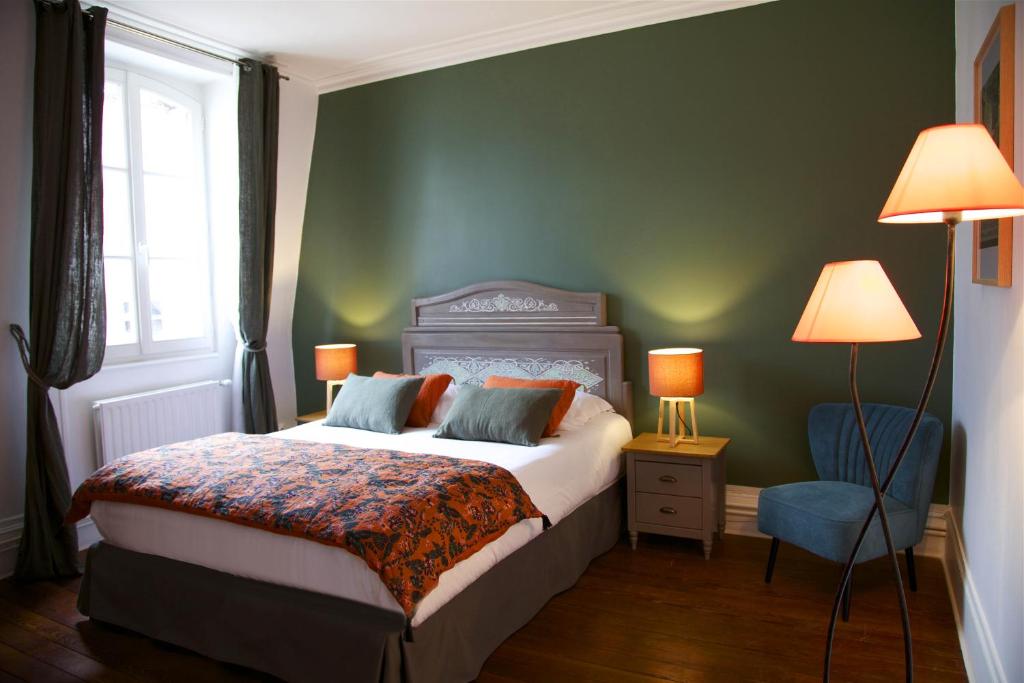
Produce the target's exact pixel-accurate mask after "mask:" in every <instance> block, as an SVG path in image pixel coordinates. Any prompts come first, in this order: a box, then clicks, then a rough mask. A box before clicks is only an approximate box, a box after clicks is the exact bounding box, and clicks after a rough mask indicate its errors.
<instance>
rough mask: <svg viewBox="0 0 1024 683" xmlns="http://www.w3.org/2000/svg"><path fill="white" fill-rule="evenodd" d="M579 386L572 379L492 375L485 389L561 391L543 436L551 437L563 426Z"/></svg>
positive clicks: (485, 384)
mask: <svg viewBox="0 0 1024 683" xmlns="http://www.w3.org/2000/svg"><path fill="white" fill-rule="evenodd" d="M579 386H580V385H579V384H578V383H577V382H573V381H572V380H571V379H519V378H518V377H502V376H500V375H491V376H490V377H488V378H487V380H486V381H485V382H484V389H561V390H562V398H560V399H558V403H556V404H555V407H554V409H553V410H552V411H551V418H550V419H549V420H548V426H547V427H545V428H544V433H543V434H541V436H551V435H552V434H554V433H555V431H556V430H557V429H558V425H560V424H562V418H564V417H565V414H566V413H568V412H569V407H570V406H571V405H572V399H573V398H574V397H575V396H576V390H577V389H578V388H579Z"/></svg>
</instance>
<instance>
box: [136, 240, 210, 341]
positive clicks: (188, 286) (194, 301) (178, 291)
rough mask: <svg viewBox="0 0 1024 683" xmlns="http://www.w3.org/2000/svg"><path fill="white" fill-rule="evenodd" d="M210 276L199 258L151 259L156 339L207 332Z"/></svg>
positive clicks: (165, 339) (152, 307) (197, 335)
mask: <svg viewBox="0 0 1024 683" xmlns="http://www.w3.org/2000/svg"><path fill="white" fill-rule="evenodd" d="M206 279H207V278H206V277H205V274H204V273H203V272H202V270H201V267H200V265H199V263H198V262H197V260H196V259H157V258H154V259H150V261H149V299H150V316H151V320H152V325H153V341H169V340H172V339H193V338H195V337H202V336H204V334H205V333H206V330H205V329H204V325H203V322H204V321H205V320H206V319H207V316H208V315H209V314H208V309H209V306H210V302H209V296H208V293H207V292H206V287H205V284H206Z"/></svg>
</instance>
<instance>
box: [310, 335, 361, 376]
mask: <svg viewBox="0 0 1024 683" xmlns="http://www.w3.org/2000/svg"><path fill="white" fill-rule="evenodd" d="M313 353H314V355H315V358H316V378H317V379H318V380H320V381H338V380H342V379H346V378H347V377H348V376H349V373H353V372H356V370H357V369H358V368H357V367H356V345H355V344H320V345H319V346H316V347H314V348H313Z"/></svg>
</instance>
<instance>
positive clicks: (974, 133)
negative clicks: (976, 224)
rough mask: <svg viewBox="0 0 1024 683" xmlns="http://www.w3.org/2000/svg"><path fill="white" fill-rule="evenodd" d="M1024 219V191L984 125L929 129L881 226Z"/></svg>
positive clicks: (905, 167) (886, 208)
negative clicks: (953, 219) (951, 217)
mask: <svg viewBox="0 0 1024 683" xmlns="http://www.w3.org/2000/svg"><path fill="white" fill-rule="evenodd" d="M948 214H959V216H957V218H958V219H959V220H962V221H974V220H984V219H987V218H1005V217H1008V216H1021V215H1024V188H1021V185H1020V182H1018V180H1017V177H1016V176H1015V175H1014V174H1013V170H1011V169H1010V166H1009V164H1007V163H1006V159H1005V158H1004V157H1003V154H1002V152H1000V151H999V148H998V147H996V143H995V142H994V141H993V140H992V136H991V135H989V134H988V131H987V130H986V129H985V127H984V126H982V125H981V124H979V123H957V124H951V125H947V126H936V127H935V128H926V129H925V130H923V131H921V133H920V134H919V135H918V136H917V142H915V143H914V147H913V149H911V150H910V155H909V156H908V157H907V161H906V163H904V164H903V170H901V171H900V175H899V177H898V178H897V179H896V184H895V185H894V186H893V188H892V192H891V193H890V194H889V199H888V200H887V201H886V202H885V206H884V207H883V208H882V213H881V215H879V217H878V220H879V222H881V223H941V222H943V220H945V218H946V216H947V215H948Z"/></svg>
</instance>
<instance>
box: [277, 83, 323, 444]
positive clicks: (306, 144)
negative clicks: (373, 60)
mask: <svg viewBox="0 0 1024 683" xmlns="http://www.w3.org/2000/svg"><path fill="white" fill-rule="evenodd" d="M318 101H319V98H318V96H317V93H316V90H315V89H314V88H313V86H312V84H310V83H307V82H305V81H302V80H300V79H298V78H295V77H293V78H292V79H291V80H289V81H284V80H282V81H281V122H280V137H279V142H278V157H277V216H276V225H275V229H276V233H275V239H274V281H273V291H272V292H271V299H270V327H269V329H268V331H267V355H268V357H269V358H270V380H271V382H273V384H274V399H275V403H276V404H277V420H278V422H279V423H280V424H281V425H282V426H284V427H291V426H294V425H295V412H296V411H295V366H294V363H293V362H292V312H293V311H294V310H295V286H296V282H297V280H298V276H299V247H300V246H301V244H302V221H303V217H304V215H305V212H306V186H307V185H308V181H309V164H310V160H311V159H312V157H313V135H314V133H315V132H316V112H317V103H318ZM309 352H310V353H313V349H310V350H309Z"/></svg>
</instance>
